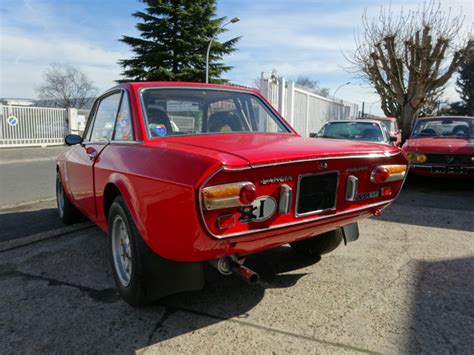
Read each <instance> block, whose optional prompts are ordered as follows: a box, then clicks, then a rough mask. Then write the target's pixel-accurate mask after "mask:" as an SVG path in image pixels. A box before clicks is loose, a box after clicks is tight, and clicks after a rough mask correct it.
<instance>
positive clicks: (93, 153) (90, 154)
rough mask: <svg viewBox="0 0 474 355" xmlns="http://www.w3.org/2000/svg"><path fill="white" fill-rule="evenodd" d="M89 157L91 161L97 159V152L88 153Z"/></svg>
mask: <svg viewBox="0 0 474 355" xmlns="http://www.w3.org/2000/svg"><path fill="white" fill-rule="evenodd" d="M87 156H88V157H89V159H90V160H95V159H96V158H97V152H96V151H93V152H90V153H87Z"/></svg>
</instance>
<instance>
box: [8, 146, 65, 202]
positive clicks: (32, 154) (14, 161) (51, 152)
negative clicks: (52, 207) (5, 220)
mask: <svg viewBox="0 0 474 355" xmlns="http://www.w3.org/2000/svg"><path fill="white" fill-rule="evenodd" d="M66 149H68V147H65V146H58V147H46V148H38V147H34V148H2V149H0V210H2V209H5V208H12V207H16V206H19V205H22V204H28V205H29V204H31V203H32V202H39V201H44V200H51V199H52V198H53V197H54V194H55V179H56V171H55V160H56V157H57V156H58V155H59V154H61V153H62V152H63V151H65V150H66Z"/></svg>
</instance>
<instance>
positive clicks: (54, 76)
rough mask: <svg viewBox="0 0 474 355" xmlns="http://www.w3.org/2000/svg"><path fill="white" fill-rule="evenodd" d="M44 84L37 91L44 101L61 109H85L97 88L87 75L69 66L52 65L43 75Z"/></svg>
mask: <svg viewBox="0 0 474 355" xmlns="http://www.w3.org/2000/svg"><path fill="white" fill-rule="evenodd" d="M43 78H44V83H43V84H42V85H41V86H39V87H38V88H37V89H36V91H37V93H38V96H39V97H40V98H41V99H43V100H53V101H54V102H55V104H56V106H59V107H64V108H66V107H74V108H84V107H86V106H87V103H88V101H89V99H90V98H91V97H94V96H95V95H96V94H97V88H96V87H95V86H94V84H93V82H92V80H91V79H89V78H88V77H87V75H86V74H84V73H83V72H81V71H79V70H78V69H76V68H74V67H72V66H71V65H68V64H51V65H50V67H49V68H48V69H47V70H46V71H45V72H44V74H43Z"/></svg>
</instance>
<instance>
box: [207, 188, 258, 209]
mask: <svg viewBox="0 0 474 355" xmlns="http://www.w3.org/2000/svg"><path fill="white" fill-rule="evenodd" d="M256 195H257V192H256V188H255V185H254V184H253V183H251V182H249V181H244V182H235V183H231V184H223V185H216V186H209V187H205V188H204V189H202V201H203V207H204V209H205V210H208V211H212V210H218V209H222V208H229V207H239V206H245V205H250V204H251V203H252V202H254V201H255V198H256Z"/></svg>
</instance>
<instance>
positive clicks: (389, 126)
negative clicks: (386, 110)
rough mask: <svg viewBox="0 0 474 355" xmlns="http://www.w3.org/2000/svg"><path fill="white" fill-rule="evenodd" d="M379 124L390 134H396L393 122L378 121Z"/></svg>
mask: <svg viewBox="0 0 474 355" xmlns="http://www.w3.org/2000/svg"><path fill="white" fill-rule="evenodd" d="M380 123H382V124H383V125H384V126H385V127H386V128H387V130H388V131H389V132H391V133H396V132H397V129H396V128H395V122H394V121H389V120H380Z"/></svg>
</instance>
